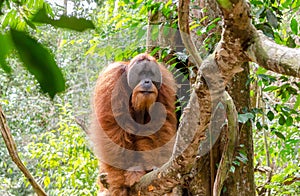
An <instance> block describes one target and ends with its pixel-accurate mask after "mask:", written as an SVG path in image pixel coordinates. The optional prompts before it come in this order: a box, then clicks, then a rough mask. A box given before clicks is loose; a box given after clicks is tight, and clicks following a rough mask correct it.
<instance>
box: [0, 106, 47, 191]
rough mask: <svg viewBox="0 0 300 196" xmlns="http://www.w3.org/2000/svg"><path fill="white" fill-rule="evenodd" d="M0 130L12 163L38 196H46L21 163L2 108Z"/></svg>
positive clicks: (0, 110) (0, 109)
mask: <svg viewBox="0 0 300 196" xmlns="http://www.w3.org/2000/svg"><path fill="white" fill-rule="evenodd" d="M0 128H1V134H2V137H3V139H4V142H5V145H6V148H7V150H8V152H9V155H10V157H11V159H12V160H13V162H14V163H15V164H16V165H17V166H18V168H19V169H20V170H21V171H22V172H23V174H24V175H25V177H26V178H27V179H28V180H29V182H30V184H31V185H32V187H33V189H34V191H35V192H36V194H37V195H39V196H47V194H46V193H45V191H44V190H43V188H42V187H41V186H40V185H39V184H38V183H37V182H36V180H35V179H34V178H33V176H32V175H31V173H30V172H29V171H28V169H27V168H26V167H25V165H24V164H23V162H22V161H21V159H20V157H19V155H18V150H17V147H16V143H15V141H14V139H13V137H12V135H11V132H10V129H9V127H8V125H7V123H6V118H5V115H4V113H3V111H2V108H1V106H0Z"/></svg>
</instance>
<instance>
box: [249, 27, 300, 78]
mask: <svg viewBox="0 0 300 196" xmlns="http://www.w3.org/2000/svg"><path fill="white" fill-rule="evenodd" d="M253 40H254V43H253V44H252V45H251V46H250V47H249V48H248V49H247V54H248V56H249V58H250V59H251V61H253V62H255V63H257V64H259V65H260V66H262V67H264V68H265V69H268V70H271V71H274V72H276V73H280V74H284V75H289V76H294V77H298V78H300V61H299V59H300V49H299V48H288V47H285V46H281V45H278V44H276V43H275V42H274V41H272V40H271V39H270V38H268V37H267V36H265V35H264V34H263V33H262V32H261V31H257V32H255V33H254V35H253Z"/></svg>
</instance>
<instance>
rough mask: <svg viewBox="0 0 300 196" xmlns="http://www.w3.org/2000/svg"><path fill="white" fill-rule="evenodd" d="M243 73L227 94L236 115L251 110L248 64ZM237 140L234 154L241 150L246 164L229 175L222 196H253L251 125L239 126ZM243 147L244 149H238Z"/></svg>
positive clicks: (234, 78)
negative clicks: (244, 154)
mask: <svg viewBox="0 0 300 196" xmlns="http://www.w3.org/2000/svg"><path fill="white" fill-rule="evenodd" d="M242 68H243V70H244V71H243V72H240V73H237V74H236V75H235V76H234V77H233V79H232V80H231V82H230V84H229V85H228V86H229V88H228V92H229V94H230V95H231V97H232V99H233V100H234V103H235V106H236V109H237V111H238V113H244V111H245V110H247V111H248V110H249V109H250V108H251V106H250V105H251V104H250V87H249V85H246V84H247V80H248V76H249V74H250V73H249V72H250V71H249V63H244V64H243V66H242ZM239 130H240V131H239V140H238V147H237V148H236V154H235V155H238V152H239V150H243V151H244V152H246V154H247V159H248V161H247V164H244V163H241V162H240V166H235V172H234V173H230V175H229V176H228V179H227V180H226V183H225V187H226V192H225V193H224V194H223V195H228V196H230V195H249V196H251V195H255V184H254V171H253V139H252V127H251V123H250V122H248V123H246V124H240V125H239ZM240 145H243V146H244V147H242V148H241V147H240Z"/></svg>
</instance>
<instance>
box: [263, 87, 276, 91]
mask: <svg viewBox="0 0 300 196" xmlns="http://www.w3.org/2000/svg"><path fill="white" fill-rule="evenodd" d="M277 89H279V87H278V86H268V87H266V88H264V89H263V91H265V92H267V91H275V90H277Z"/></svg>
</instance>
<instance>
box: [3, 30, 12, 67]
mask: <svg viewBox="0 0 300 196" xmlns="http://www.w3.org/2000/svg"><path fill="white" fill-rule="evenodd" d="M0 45H1V49H0V66H1V67H2V69H3V70H4V71H5V72H6V73H11V67H10V66H9V65H8V64H7V63H6V57H7V55H8V54H9V52H10V51H11V50H12V49H13V44H12V43H11V39H10V36H9V35H8V34H5V35H2V34H0Z"/></svg>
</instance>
